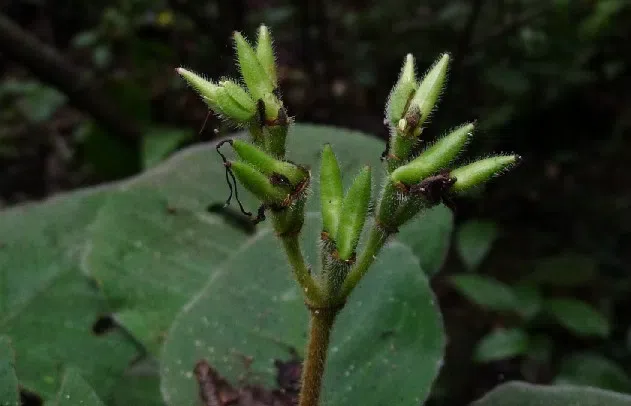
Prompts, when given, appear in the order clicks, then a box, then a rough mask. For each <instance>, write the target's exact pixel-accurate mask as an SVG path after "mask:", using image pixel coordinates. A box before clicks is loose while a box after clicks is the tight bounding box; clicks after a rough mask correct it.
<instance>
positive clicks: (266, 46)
mask: <svg viewBox="0 0 631 406" xmlns="http://www.w3.org/2000/svg"><path fill="white" fill-rule="evenodd" d="M256 57H257V59H258V60H259V63H260V64H261V66H262V67H263V69H265V72H267V76H269V78H270V80H271V81H272V84H273V85H274V87H276V86H278V83H277V81H278V79H277V77H276V60H275V58H274V48H273V46H272V37H271V35H270V32H269V29H268V28H267V27H266V26H264V25H261V26H260V27H259V35H258V38H257V41H256Z"/></svg>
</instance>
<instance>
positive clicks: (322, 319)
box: [298, 307, 339, 406]
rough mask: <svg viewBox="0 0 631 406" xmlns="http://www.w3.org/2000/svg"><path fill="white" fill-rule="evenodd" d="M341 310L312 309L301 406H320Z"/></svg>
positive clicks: (301, 389)
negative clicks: (333, 335)
mask: <svg viewBox="0 0 631 406" xmlns="http://www.w3.org/2000/svg"><path fill="white" fill-rule="evenodd" d="M338 310H339V308H337V307H336V308H325V309H312V310H311V321H310V327H309V343H308V344H307V355H306V359H305V362H304V364H303V369H302V385H301V387H300V402H299V403H298V405H299V406H318V401H319V399H320V390H321V388H322V377H323V376H324V364H325V363H326V355H327V351H328V348H329V338H330V336H331V329H332V327H333V323H334V322H335V317H336V316H337V313H338Z"/></svg>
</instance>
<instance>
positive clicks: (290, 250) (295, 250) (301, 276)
mask: <svg viewBox="0 0 631 406" xmlns="http://www.w3.org/2000/svg"><path fill="white" fill-rule="evenodd" d="M281 241H282V242H283V247H284V248H285V253H286V254H287V258H288V259H289V264H290V265H291V269H292V270H293V273H294V277H295V278H296V281H298V284H299V285H300V287H301V288H302V290H303V292H304V295H305V296H306V297H307V299H308V301H309V302H310V303H312V304H314V305H319V304H321V303H322V302H323V296H322V292H321V290H320V288H319V287H318V285H316V283H315V280H314V279H313V277H311V272H310V271H309V267H308V266H307V263H306V261H305V258H304V256H303V255H302V250H301V249H300V241H299V240H298V236H297V235H287V236H283V237H281Z"/></svg>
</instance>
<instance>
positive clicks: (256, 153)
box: [231, 140, 308, 187]
mask: <svg viewBox="0 0 631 406" xmlns="http://www.w3.org/2000/svg"><path fill="white" fill-rule="evenodd" d="M231 144H232V148H233V149H234V151H235V152H236V153H237V155H238V156H239V158H241V159H242V160H243V162H245V163H247V164H249V165H251V166H253V167H254V168H256V169H257V170H259V171H260V172H261V173H263V174H264V175H266V176H268V177H269V176H272V175H274V174H277V175H282V176H284V177H285V178H286V179H287V181H289V183H290V185H291V186H292V187H296V186H297V185H298V184H299V183H301V182H303V181H304V180H305V179H307V176H308V171H307V170H306V169H304V168H301V167H299V166H298V165H295V164H292V163H291V162H286V161H281V160H278V159H276V158H274V157H273V156H271V155H269V154H268V153H267V152H264V151H263V150H262V149H260V148H259V147H257V146H255V145H252V144H250V143H249V142H246V141H241V140H232V142H231Z"/></svg>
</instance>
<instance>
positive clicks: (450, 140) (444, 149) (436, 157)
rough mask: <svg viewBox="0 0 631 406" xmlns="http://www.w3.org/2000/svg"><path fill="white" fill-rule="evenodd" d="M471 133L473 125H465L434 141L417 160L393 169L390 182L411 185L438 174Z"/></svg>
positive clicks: (458, 151) (455, 154)
mask: <svg viewBox="0 0 631 406" xmlns="http://www.w3.org/2000/svg"><path fill="white" fill-rule="evenodd" d="M472 131H473V124H465V125H463V126H460V127H458V128H456V129H455V130H453V131H452V132H450V133H449V134H447V135H446V136H444V137H442V138H441V139H439V140H438V141H436V142H435V143H434V145H432V146H431V147H429V148H427V149H426V150H425V151H423V152H422V153H421V154H420V155H419V156H418V157H417V158H415V159H414V160H412V161H411V162H409V163H407V164H405V165H403V166H400V167H398V168H397V169H395V170H394V171H393V172H392V174H391V175H390V176H391V178H392V180H393V181H395V182H403V183H404V184H406V185H411V184H414V183H417V182H420V181H421V180H423V179H425V178H426V177H428V176H430V175H433V174H434V173H436V172H438V171H439V170H440V169H442V168H444V167H446V166H447V165H449V163H450V162H451V161H452V160H453V159H454V158H455V157H456V156H457V155H458V154H459V153H460V152H461V151H462V149H463V148H464V146H465V144H466V143H467V140H468V139H469V136H470V135H471V132H472Z"/></svg>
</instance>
